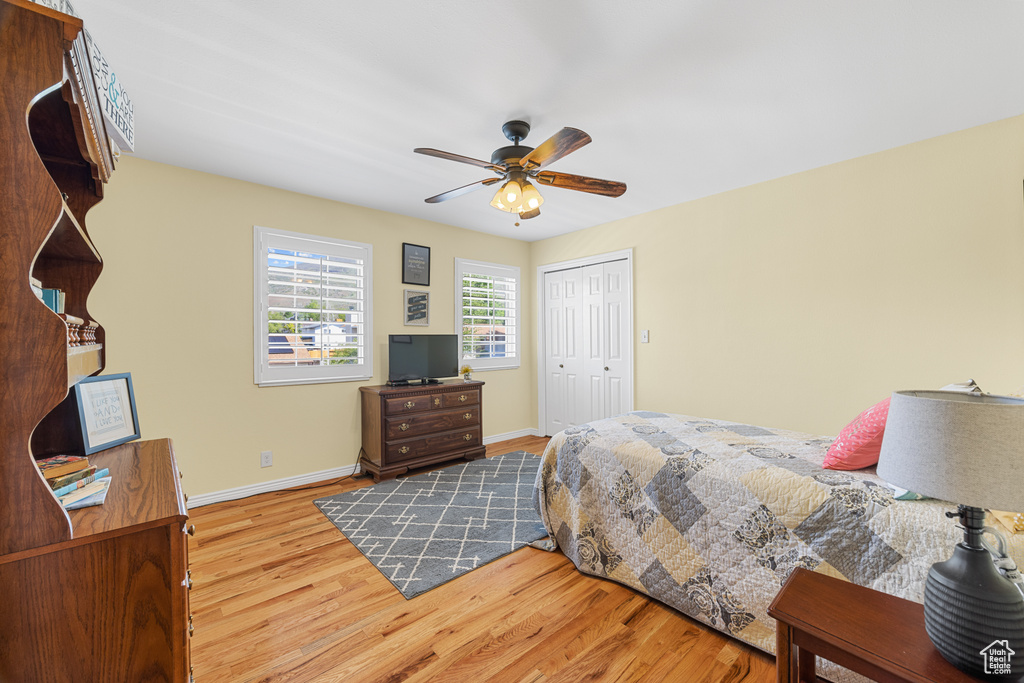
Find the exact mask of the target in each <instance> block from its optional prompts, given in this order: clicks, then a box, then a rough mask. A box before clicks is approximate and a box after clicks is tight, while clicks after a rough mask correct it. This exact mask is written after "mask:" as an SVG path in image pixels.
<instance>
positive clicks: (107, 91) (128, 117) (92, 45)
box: [55, 0, 135, 152]
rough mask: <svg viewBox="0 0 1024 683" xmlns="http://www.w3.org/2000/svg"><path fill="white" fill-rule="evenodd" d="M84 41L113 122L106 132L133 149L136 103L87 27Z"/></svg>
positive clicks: (106, 112)
mask: <svg viewBox="0 0 1024 683" xmlns="http://www.w3.org/2000/svg"><path fill="white" fill-rule="evenodd" d="M55 1H58V2H59V1H61V0H55ZM85 44H86V46H87V47H88V49H89V61H90V62H91V63H92V75H93V80H95V81H96V92H97V93H98V94H99V96H100V108H101V109H102V110H103V118H105V119H106V120H107V123H108V124H110V125H109V126H108V127H107V132H108V133H110V137H111V139H113V141H114V144H116V145H117V146H118V147H120V148H121V149H123V150H127V151H129V152H134V151H135V105H134V104H132V100H131V98H130V97H128V93H127V92H125V89H124V87H123V86H122V85H121V81H120V80H119V79H118V78H117V74H116V73H115V72H114V70H113V69H111V68H110V64H108V63H107V60H106V59H104V58H103V53H102V52H100V49H99V47H98V46H97V45H96V42H95V41H94V40H93V39H92V36H91V35H89V32H88V31H86V32H85Z"/></svg>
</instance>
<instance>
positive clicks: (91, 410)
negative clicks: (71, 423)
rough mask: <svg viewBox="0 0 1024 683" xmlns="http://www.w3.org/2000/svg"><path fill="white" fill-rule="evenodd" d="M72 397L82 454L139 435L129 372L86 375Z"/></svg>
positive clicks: (76, 386)
mask: <svg viewBox="0 0 1024 683" xmlns="http://www.w3.org/2000/svg"><path fill="white" fill-rule="evenodd" d="M75 400H76V401H77V403H78V420H79V424H80V425H81V429H82V444H83V446H84V448H85V454H86V455H90V454H92V453H95V452H96V451H102V450H103V449H105V448H110V447H111V446H117V445H118V444H122V443H125V442H127V441H134V440H135V439H140V438H142V434H140V433H139V415H138V413H137V412H136V411H135V392H134V390H133V388H132V376H131V374H130V373H127V372H126V373H123V374H120V375H100V376H99V377H86V378H85V379H83V380H81V381H80V382H79V383H78V384H76V385H75Z"/></svg>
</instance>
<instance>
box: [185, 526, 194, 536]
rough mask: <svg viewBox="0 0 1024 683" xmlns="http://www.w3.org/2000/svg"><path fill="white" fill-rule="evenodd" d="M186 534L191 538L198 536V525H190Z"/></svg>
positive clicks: (186, 529)
mask: <svg viewBox="0 0 1024 683" xmlns="http://www.w3.org/2000/svg"><path fill="white" fill-rule="evenodd" d="M185 533H186V534H188V535H189V536H195V535H196V525H195V524H189V525H188V526H187V527H186V528H185Z"/></svg>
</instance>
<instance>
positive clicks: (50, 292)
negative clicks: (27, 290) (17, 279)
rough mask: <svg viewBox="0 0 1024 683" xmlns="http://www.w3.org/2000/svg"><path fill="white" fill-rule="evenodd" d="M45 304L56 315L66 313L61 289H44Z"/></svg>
mask: <svg viewBox="0 0 1024 683" xmlns="http://www.w3.org/2000/svg"><path fill="white" fill-rule="evenodd" d="M42 299H43V303H44V304H46V307H47V308H49V309H50V310H51V311H53V312H54V313H58V314H60V313H63V312H64V292H62V291H61V290H59V289H47V288H45V287H44V288H43V296H42Z"/></svg>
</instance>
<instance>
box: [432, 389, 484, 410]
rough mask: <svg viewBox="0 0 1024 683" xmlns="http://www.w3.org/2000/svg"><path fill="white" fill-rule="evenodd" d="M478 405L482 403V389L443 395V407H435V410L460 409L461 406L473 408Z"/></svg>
mask: <svg viewBox="0 0 1024 683" xmlns="http://www.w3.org/2000/svg"><path fill="white" fill-rule="evenodd" d="M478 403H480V389H478V388H476V387H474V388H472V389H466V390H464V391H454V392H451V393H448V394H441V405H440V406H436V405H435V408H438V407H440V408H458V407H459V406H471V405H476V404H478Z"/></svg>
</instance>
